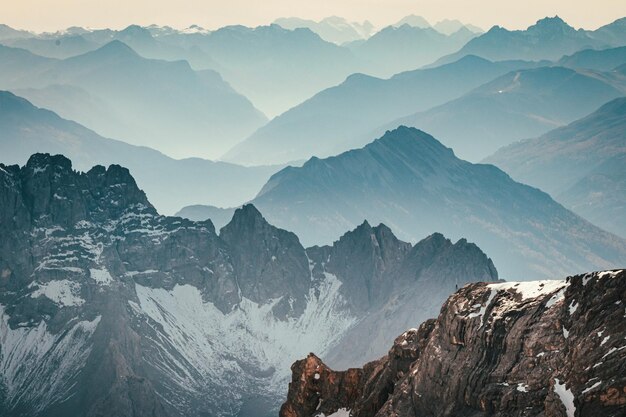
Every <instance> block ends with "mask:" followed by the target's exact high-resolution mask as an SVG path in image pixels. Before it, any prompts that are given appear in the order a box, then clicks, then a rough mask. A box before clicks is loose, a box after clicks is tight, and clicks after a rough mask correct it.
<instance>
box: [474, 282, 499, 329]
mask: <svg viewBox="0 0 626 417" xmlns="http://www.w3.org/2000/svg"><path fill="white" fill-rule="evenodd" d="M496 294H497V291H494V290H489V297H488V298H487V302H486V303H485V304H484V305H483V306H481V307H480V310H479V311H478V312H476V313H470V315H469V316H467V317H469V318H470V319H473V318H475V317H480V326H478V328H481V327H483V321H484V318H485V313H486V311H487V307H489V305H490V304H491V302H492V301H493V298H494V297H495V296H496Z"/></svg>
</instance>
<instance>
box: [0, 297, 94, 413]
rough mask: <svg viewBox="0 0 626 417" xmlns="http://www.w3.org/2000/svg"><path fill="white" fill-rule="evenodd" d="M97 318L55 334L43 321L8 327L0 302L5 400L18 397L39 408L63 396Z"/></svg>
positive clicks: (86, 349) (83, 360)
mask: <svg viewBox="0 0 626 417" xmlns="http://www.w3.org/2000/svg"><path fill="white" fill-rule="evenodd" d="M100 318H101V317H100V316H98V317H96V318H95V319H94V320H92V321H79V322H77V323H75V324H74V325H73V326H72V327H71V328H69V329H67V330H64V331H61V332H58V333H56V334H52V333H50V332H49V331H48V329H47V325H46V323H45V322H44V321H41V322H40V323H39V324H38V325H37V326H36V327H19V328H16V329H11V328H10V327H9V316H8V315H7V314H6V313H5V311H4V306H2V305H0V346H2V348H1V349H0V385H4V387H5V388H6V390H5V395H6V397H5V401H6V404H11V403H15V402H17V401H21V402H24V403H29V404H33V405H34V407H35V410H34V411H41V410H43V409H45V408H46V407H48V405H50V404H53V403H58V402H61V401H63V400H64V399H66V398H67V396H68V395H69V392H70V390H71V389H72V387H73V385H74V384H75V379H74V377H75V376H76V375H77V374H79V373H80V371H81V369H82V368H83V366H84V365H85V363H86V362H87V358H88V357H89V355H90V353H91V343H90V339H91V336H92V335H93V333H94V332H95V330H96V328H97V327H98V324H99V323H100Z"/></svg>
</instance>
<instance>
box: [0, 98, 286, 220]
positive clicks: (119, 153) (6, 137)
mask: <svg viewBox="0 0 626 417" xmlns="http://www.w3.org/2000/svg"><path fill="white" fill-rule="evenodd" d="M0 124H1V125H2V129H0V154H2V159H3V161H4V162H5V163H14V164H24V163H26V161H27V160H28V158H29V157H30V155H32V154H33V153H36V152H50V153H61V154H64V155H67V156H68V157H70V158H72V159H73V161H74V164H75V167H76V168H77V169H79V170H82V171H87V170H89V169H90V168H91V167H92V166H94V165H96V164H102V165H110V164H112V163H122V164H124V165H125V166H127V167H129V168H130V169H132V170H133V173H134V175H135V176H136V178H137V181H138V182H139V183H140V184H141V186H142V187H143V188H144V189H145V191H146V192H147V194H148V197H149V198H150V200H151V201H153V202H154V204H155V205H156V206H157V207H158V209H159V210H161V211H162V212H165V213H174V212H175V211H176V210H178V209H179V208H180V207H181V206H183V205H188V204H193V203H197V202H210V203H213V204H217V205H223V206H226V207H229V206H233V205H239V204H241V203H243V202H245V201H248V200H250V199H251V198H252V197H254V195H255V194H256V193H257V192H258V190H259V189H260V187H262V186H263V184H264V183H265V182H266V181H267V179H268V178H269V177H270V175H272V174H273V173H274V172H276V171H277V170H278V169H279V167H250V168H247V167H242V166H238V165H233V164H228V163H223V162H213V161H209V160H205V159H200V158H189V159H182V160H175V159H172V158H170V157H168V156H165V155H163V154H162V153H160V152H158V151H155V150H153V149H150V148H146V147H139V146H133V145H129V144H127V143H124V142H120V141H117V140H112V139H106V138H103V137H101V136H99V135H98V134H96V133H95V132H93V131H91V130H89V129H87V128H85V127H83V126H81V125H79V124H77V123H74V122H71V121H68V120H64V119H62V118H60V117H59V116H57V115H56V114H55V113H53V112H51V111H48V110H45V109H39V108H37V107H35V106H33V105H32V104H31V103H29V102H28V101H26V100H25V99H22V98H20V97H17V96H15V95H13V94H11V93H9V92H1V91H0Z"/></svg>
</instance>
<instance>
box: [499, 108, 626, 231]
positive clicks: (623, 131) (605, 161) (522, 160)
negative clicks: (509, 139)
mask: <svg viewBox="0 0 626 417" xmlns="http://www.w3.org/2000/svg"><path fill="white" fill-rule="evenodd" d="M487 161H488V162H490V163H493V164H496V165H498V166H499V167H501V168H502V169H504V170H505V171H507V172H508V173H510V174H511V175H512V176H513V177H514V178H515V179H517V180H520V181H523V182H526V183H528V184H531V185H534V186H537V187H540V188H541V189H543V190H546V191H548V192H549V193H550V194H552V195H553V196H555V198H556V199H557V200H558V201H559V202H561V203H563V204H564V205H565V206H566V207H569V208H571V209H572V210H573V211H574V212H576V213H578V214H580V215H581V216H583V217H585V218H587V219H589V220H590V221H592V222H594V223H595V224H597V225H599V226H601V227H603V228H605V229H606V230H608V231H610V232H613V233H616V234H619V235H620V236H622V237H626V98H619V99H616V100H613V101H611V102H610V103H607V104H606V105H604V106H602V107H601V108H600V109H598V110H597V111H595V112H594V113H592V114H591V115H589V116H587V117H584V118H582V119H580V120H577V121H575V122H574V123H571V124H570V125H568V126H566V127H562V128H559V129H556V130H553V131H551V132H549V133H546V134H545V135H543V136H541V137H540V138H537V139H530V140H525V141H521V142H518V143H515V144H513V145H510V146H507V147H505V148H503V149H501V150H499V151H498V152H496V153H495V154H494V155H492V156H490V157H489V158H487Z"/></svg>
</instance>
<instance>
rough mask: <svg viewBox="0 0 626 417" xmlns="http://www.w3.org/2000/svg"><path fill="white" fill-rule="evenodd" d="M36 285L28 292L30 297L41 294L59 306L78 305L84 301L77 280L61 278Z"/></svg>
mask: <svg viewBox="0 0 626 417" xmlns="http://www.w3.org/2000/svg"><path fill="white" fill-rule="evenodd" d="M37 285H38V286H39V288H37V289H36V290H35V291H33V292H32V293H31V294H30V296H31V297H32V298H37V297H40V296H42V295H43V296H44V297H47V298H49V299H50V300H52V301H53V302H54V303H55V304H57V305H59V306H61V307H73V306H80V305H82V304H84V303H85V300H83V299H82V298H80V295H79V294H80V284H79V283H78V282H74V281H69V280H66V279H63V280H59V281H50V282H46V283H45V284H39V283H38V284H37Z"/></svg>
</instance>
